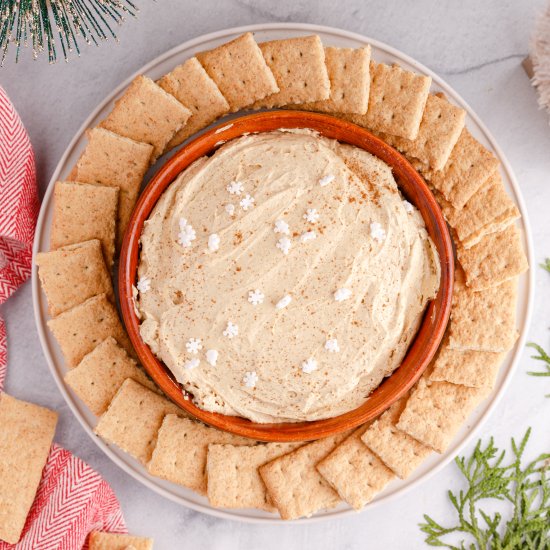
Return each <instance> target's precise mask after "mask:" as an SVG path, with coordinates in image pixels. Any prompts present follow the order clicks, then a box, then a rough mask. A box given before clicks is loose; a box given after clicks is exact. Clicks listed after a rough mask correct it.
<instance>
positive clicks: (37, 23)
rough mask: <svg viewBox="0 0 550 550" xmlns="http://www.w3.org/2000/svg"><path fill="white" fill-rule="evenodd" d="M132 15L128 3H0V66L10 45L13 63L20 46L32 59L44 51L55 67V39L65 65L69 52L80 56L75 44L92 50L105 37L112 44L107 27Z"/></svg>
mask: <svg viewBox="0 0 550 550" xmlns="http://www.w3.org/2000/svg"><path fill="white" fill-rule="evenodd" d="M136 12H137V8H136V6H135V5H134V4H133V2H132V1H131V0H0V50H1V52H2V54H1V62H0V65H3V64H4V61H5V59H6V56H7V54H8V50H9V49H10V45H11V44H13V45H14V47H15V61H16V62H17V61H18V59H19V54H20V50H21V46H23V47H27V46H29V45H30V46H31V47H32V52H33V57H34V58H35V59H36V58H37V57H38V54H39V53H40V52H42V51H44V50H47V52H48V60H49V62H50V63H55V61H56V60H57V52H56V36H57V40H58V41H59V44H60V45H61V49H62V51H63V57H64V58H65V61H68V57H69V54H70V53H71V52H73V51H76V53H77V55H80V46H79V40H83V41H84V42H86V43H87V44H95V45H96V46H97V45H99V41H101V40H107V39H108V38H109V37H111V38H113V39H114V40H116V35H115V33H114V31H113V29H112V28H111V26H112V25H113V24H117V25H120V24H121V23H122V22H123V21H124V16H125V15H131V16H135V15H136Z"/></svg>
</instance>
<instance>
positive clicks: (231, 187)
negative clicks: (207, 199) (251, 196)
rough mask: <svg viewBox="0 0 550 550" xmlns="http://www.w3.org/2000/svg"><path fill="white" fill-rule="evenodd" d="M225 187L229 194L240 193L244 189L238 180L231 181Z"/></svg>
mask: <svg viewBox="0 0 550 550" xmlns="http://www.w3.org/2000/svg"><path fill="white" fill-rule="evenodd" d="M226 189H227V191H228V192H229V194H231V195H240V194H241V193H242V192H243V190H244V185H243V184H242V183H241V182H240V181H232V182H231V183H230V184H228V185H227V187H226Z"/></svg>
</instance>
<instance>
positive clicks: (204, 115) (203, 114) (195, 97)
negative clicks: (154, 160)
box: [158, 57, 229, 149]
mask: <svg viewBox="0 0 550 550" xmlns="http://www.w3.org/2000/svg"><path fill="white" fill-rule="evenodd" d="M158 85H159V86H160V87H161V88H162V89H163V90H166V91H167V92H168V93H169V94H172V95H173V96H174V97H175V98H176V99H177V100H178V101H180V102H181V103H183V105H185V106H186V107H187V108H188V109H189V110H190V111H191V113H192V114H191V118H189V120H188V121H187V123H186V124H185V126H184V127H183V128H182V129H181V130H179V131H178V132H176V135H175V136H174V137H173V138H172V139H171V140H170V141H169V143H168V145H167V147H166V149H172V148H174V147H177V146H178V145H180V144H181V143H183V142H184V141H185V140H186V139H187V138H188V137H190V136H192V135H193V134H194V133H195V132H198V131H199V130H202V129H203V128H206V126H208V125H209V124H211V123H212V122H214V121H215V120H216V119H218V118H220V117H222V116H223V115H225V114H226V113H228V112H229V103H227V100H226V99H225V97H223V94H222V93H221V92H220V89H219V88H218V87H217V86H216V83H215V82H214V81H213V80H212V79H211V78H210V77H209V76H208V73H207V72H206V71H205V70H204V68H203V66H202V65H201V64H200V63H199V60H198V59H197V58H196V57H192V58H191V59H188V60H187V61H186V62H185V63H183V65H178V66H177V67H176V68H175V69H174V70H173V71H171V72H170V73H168V74H167V75H165V76H163V77H162V78H161V79H160V80H159V81H158Z"/></svg>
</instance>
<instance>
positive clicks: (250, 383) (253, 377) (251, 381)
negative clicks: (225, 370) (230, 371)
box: [243, 371, 258, 388]
mask: <svg viewBox="0 0 550 550" xmlns="http://www.w3.org/2000/svg"><path fill="white" fill-rule="evenodd" d="M257 381H258V375H257V374H256V371H252V372H245V374H244V377H243V383H244V385H245V386H246V387H247V388H255V387H256V382H257Z"/></svg>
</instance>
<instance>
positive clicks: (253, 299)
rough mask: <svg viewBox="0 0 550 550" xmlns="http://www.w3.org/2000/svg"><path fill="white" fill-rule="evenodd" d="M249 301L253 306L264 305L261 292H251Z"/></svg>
mask: <svg viewBox="0 0 550 550" xmlns="http://www.w3.org/2000/svg"><path fill="white" fill-rule="evenodd" d="M248 301H249V302H250V303H251V304H252V305H253V306H257V305H259V304H262V303H263V301H264V295H263V293H262V291H261V290H258V289H256V290H251V291H250V292H249V293H248Z"/></svg>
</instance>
